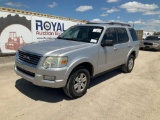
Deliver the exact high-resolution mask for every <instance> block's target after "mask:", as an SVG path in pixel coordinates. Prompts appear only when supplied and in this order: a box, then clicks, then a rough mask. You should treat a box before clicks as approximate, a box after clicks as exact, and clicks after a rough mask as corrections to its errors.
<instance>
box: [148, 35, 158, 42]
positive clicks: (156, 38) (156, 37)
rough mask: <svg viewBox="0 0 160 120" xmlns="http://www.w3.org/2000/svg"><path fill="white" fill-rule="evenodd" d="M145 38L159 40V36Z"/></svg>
mask: <svg viewBox="0 0 160 120" xmlns="http://www.w3.org/2000/svg"><path fill="white" fill-rule="evenodd" d="M145 40H157V41H158V40H160V36H148V37H147V38H146V39H145Z"/></svg>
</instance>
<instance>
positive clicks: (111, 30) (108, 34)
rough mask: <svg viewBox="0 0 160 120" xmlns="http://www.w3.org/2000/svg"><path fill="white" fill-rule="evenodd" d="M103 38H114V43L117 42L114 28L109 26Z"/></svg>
mask: <svg viewBox="0 0 160 120" xmlns="http://www.w3.org/2000/svg"><path fill="white" fill-rule="evenodd" d="M103 40H113V42H114V44H116V43H117V36H116V32H115V29H114V28H108V29H107V30H106V32H105V35H104V37H103Z"/></svg>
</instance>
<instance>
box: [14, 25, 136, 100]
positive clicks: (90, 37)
mask: <svg viewBox="0 0 160 120" xmlns="http://www.w3.org/2000/svg"><path fill="white" fill-rule="evenodd" d="M138 52H139V41H138V38H137V35H136V32H135V30H134V29H133V28H131V27H130V25H129V24H125V23H115V22H111V23H91V22H89V23H87V24H82V25H76V26H72V27H70V28H69V29H68V30H66V31H65V32H64V33H63V34H61V35H60V36H59V37H57V39H54V40H50V41H43V42H38V43H31V44H28V45H25V46H23V47H21V48H19V50H18V51H17V53H16V60H15V71H16V73H17V74H18V75H20V76H21V77H23V78H24V79H26V80H28V81H30V82H32V83H33V84H35V85H38V86H44V87H51V88H63V90H64V92H65V93H66V94H67V95H68V96H69V97H71V98H78V97H81V96H83V95H84V94H85V93H86V91H87V88H88V86H89V83H90V78H91V77H94V76H96V75H98V74H100V73H102V72H104V71H107V70H110V69H112V68H115V67H117V66H120V67H121V68H122V70H123V71H124V72H126V73H129V72H131V71H132V69H133V66H134V60H135V58H136V57H137V56H138Z"/></svg>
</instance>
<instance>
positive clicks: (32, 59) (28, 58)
mask: <svg viewBox="0 0 160 120" xmlns="http://www.w3.org/2000/svg"><path fill="white" fill-rule="evenodd" d="M18 53H19V59H20V60H21V61H24V62H26V63H29V64H32V65H37V64H38V63H39V61H40V59H41V56H40V55H36V54H32V53H28V52H23V51H18Z"/></svg>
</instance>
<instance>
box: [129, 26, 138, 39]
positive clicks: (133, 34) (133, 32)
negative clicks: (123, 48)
mask: <svg viewBox="0 0 160 120" xmlns="http://www.w3.org/2000/svg"><path fill="white" fill-rule="evenodd" d="M129 31H130V33H131V37H132V40H133V41H138V37H137V33H136V31H135V30H134V29H133V28H129Z"/></svg>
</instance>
